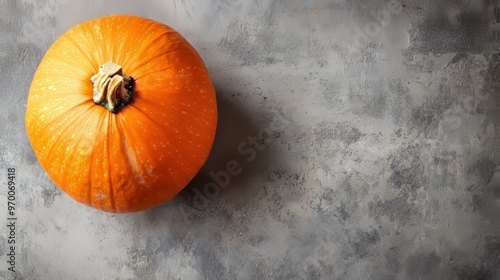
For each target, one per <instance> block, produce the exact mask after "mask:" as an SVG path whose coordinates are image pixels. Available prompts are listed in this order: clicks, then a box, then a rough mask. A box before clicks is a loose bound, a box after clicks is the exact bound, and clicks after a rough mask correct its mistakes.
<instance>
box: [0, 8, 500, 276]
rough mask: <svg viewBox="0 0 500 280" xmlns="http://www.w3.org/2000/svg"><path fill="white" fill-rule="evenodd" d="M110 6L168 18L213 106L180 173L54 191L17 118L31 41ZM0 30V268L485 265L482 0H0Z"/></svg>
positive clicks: (158, 272)
mask: <svg viewBox="0 0 500 280" xmlns="http://www.w3.org/2000/svg"><path fill="white" fill-rule="evenodd" d="M102 2H105V3H106V4H103V3H102ZM252 2H254V3H255V4H251V3H252ZM257 2H258V3H257ZM120 13H131V14H136V15H140V16H145V17H149V18H152V19H155V20H158V21H161V22H164V23H166V24H168V25H170V26H172V27H174V28H175V29H177V30H178V31H180V32H181V33H182V34H183V35H184V36H185V37H186V38H187V39H188V40H189V41H190V42H191V43H192V44H193V45H194V46H195V47H196V48H197V49H198V50H199V52H200V54H201V55H202V57H203V58H204V60H205V62H206V64H207V66H208V68H209V71H210V74H211V76H212V78H213V82H214V84H215V87H216V89H217V95H218V100H219V106H220V127H219V130H218V135H217V139H216V143H215V146H214V149H213V152H212V153H211V155H210V158H209V160H208V162H207V164H206V166H205V167H204V169H203V170H202V171H201V172H200V174H199V175H198V176H197V177H196V178H195V180H194V181H193V182H192V183H191V184H190V185H189V186H188V187H187V188H186V190H185V191H183V192H182V193H181V194H180V195H179V196H178V197H177V198H175V199H174V200H173V201H171V202H169V203H167V204H165V205H162V206H160V207H158V208H156V209H153V210H151V211H146V212H142V213H135V214H129V215H111V214H107V213H101V212H98V211H97V210H94V209H91V208H88V207H86V206H83V205H80V204H78V203H76V202H74V201H73V200H71V199H70V198H69V197H68V196H67V195H65V194H63V193H61V191H59V189H57V188H56V187H55V186H54V184H53V183H52V182H51V181H50V179H48V177H47V175H46V174H45V173H44V171H43V170H42V169H41V167H40V165H39V164H38V162H37V159H36V158H35V156H34V153H33V151H32V149H31V147H30V144H29V142H28V139H27V136H26V132H25V129H24V113H25V108H26V107H25V103H26V98H27V93H28V89H29V86H30V83H31V79H32V77H33V74H34V71H35V69H36V66H37V65H38V63H39V62H40V60H41V58H42V56H43V54H44V53H45V51H46V50H47V48H48V47H49V46H50V45H51V44H52V42H53V41H54V40H55V39H56V38H57V37H58V36H59V35H60V34H62V33H63V32H64V31H65V30H67V29H68V28H70V27H71V26H73V25H74V24H77V23H79V22H81V21H84V20H88V19H91V18H95V17H99V16H104V15H110V14H120ZM377 21H378V22H377ZM0 35H1V36H0V71H1V75H0V88H1V91H0V92H1V97H2V100H1V105H0V106H1V108H2V109H1V113H0V115H1V117H2V121H1V122H0V128H1V135H0V166H1V168H2V171H1V172H0V174H4V175H3V177H1V176H0V181H1V182H2V186H3V187H2V188H1V189H0V194H1V196H0V201H2V203H1V204H0V205H1V208H0V213H1V215H0V218H1V219H2V220H1V221H6V218H5V217H6V214H7V213H6V212H7V210H6V209H5V208H6V193H7V189H6V187H5V182H6V180H7V179H6V178H5V177H6V175H5V174H6V169H7V168H8V167H15V168H16V169H17V179H16V180H17V183H18V184H19V187H18V188H19V191H18V198H17V203H18V204H19V209H18V210H17V216H18V219H19V220H18V225H17V243H16V244H17V247H16V248H17V249H16V250H17V252H16V254H17V259H16V261H17V263H16V269H17V271H18V272H17V274H15V277H13V275H12V274H11V273H10V272H8V271H6V268H7V264H6V256H5V255H6V254H7V252H8V246H7V243H6V239H7V228H6V226H0V255H1V261H0V268H1V272H0V273H1V274H0V276H1V277H0V279H11V278H12V279H374V280H378V279H380V280H382V279H384V280H386V279H500V172H499V173H498V174H496V175H495V171H496V170H497V169H498V170H500V168H498V166H499V164H500V142H499V141H500V139H499V138H498V137H499V136H500V131H499V130H498V129H500V126H499V125H500V109H499V108H500V98H499V97H500V95H499V91H500V80H499V77H500V54H499V53H498V50H499V49H498V48H499V47H500V2H499V1H496V0H484V1H483V0H476V1H474V0H462V1H455V0H443V1H434V0H418V1H417V0H414V1H410V0H401V2H396V1H394V0H392V1H391V0H375V1H371V0H370V1H369V0H365V1H362V0H356V1H348V0H314V1H303V0H288V1H276V0H275V1H272V0H263V1H244V0H239V1H230V0H219V1H215V0H177V1H176V0H171V1H160V0H158V1H131V0H130V1H84V0H52V1H50V2H49V1H34V0H32V1H28V0H0ZM255 137H257V139H258V138H259V137H260V138H262V139H260V140H264V141H263V142H264V144H262V143H260V142H258V141H255ZM232 161H236V162H238V163H239V164H240V166H241V167H242V171H241V173H240V174H239V175H237V176H232V177H230V182H229V185H228V186H227V187H225V188H224V189H220V188H219V189H215V188H207V189H206V190H205V189H204V186H205V185H207V184H208V183H210V182H213V181H214V180H213V179H212V177H211V176H210V172H214V173H217V172H220V171H223V170H225V169H226V165H227V164H228V163H229V162H231V163H234V162H232ZM211 186H213V185H211ZM205 191H206V195H208V197H209V198H203V197H201V195H200V194H203V193H204V192H205ZM1 223H4V222H1ZM1 223H0V224H1ZM5 224H6V222H5ZM2 277H3V278H2Z"/></svg>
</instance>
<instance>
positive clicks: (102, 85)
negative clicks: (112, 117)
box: [90, 62, 134, 114]
mask: <svg viewBox="0 0 500 280" xmlns="http://www.w3.org/2000/svg"><path fill="white" fill-rule="evenodd" d="M90 82H92V84H93V85H94V92H93V99H94V103H95V104H98V105H101V106H103V107H104V108H106V109H108V110H109V111H111V112H112V113H115V114H116V113H118V112H119V111H120V110H121V109H122V108H123V107H124V106H125V105H127V104H128V103H129V102H130V100H131V99H132V88H133V86H134V79H133V78H132V77H130V76H129V75H125V74H123V71H122V67H121V66H120V65H118V64H115V63H113V62H106V63H104V64H103V65H102V66H101V67H99V72H98V73H97V74H95V75H93V76H92V77H91V78H90Z"/></svg>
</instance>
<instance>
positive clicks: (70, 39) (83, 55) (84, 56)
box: [56, 35, 96, 68]
mask: <svg viewBox="0 0 500 280" xmlns="http://www.w3.org/2000/svg"><path fill="white" fill-rule="evenodd" d="M63 36H64V35H63ZM75 36H76V35H75ZM90 37H93V36H90ZM63 38H64V40H68V41H69V43H71V45H72V46H73V47H74V48H75V49H77V50H78V51H80V53H81V55H82V57H83V58H85V59H86V60H87V62H88V63H89V65H90V66H92V67H93V68H96V65H95V64H94V60H93V59H92V58H91V57H89V55H88V54H87V53H86V52H84V51H83V49H82V47H81V46H80V44H79V43H77V42H76V40H75V38H73V36H68V35H66V36H64V37H63ZM59 45H61V44H59ZM59 45H56V46H57V47H58V46H59ZM92 55H95V54H94V53H93V54H92ZM56 58H59V56H56Z"/></svg>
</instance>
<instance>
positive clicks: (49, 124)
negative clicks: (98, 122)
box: [37, 100, 95, 131]
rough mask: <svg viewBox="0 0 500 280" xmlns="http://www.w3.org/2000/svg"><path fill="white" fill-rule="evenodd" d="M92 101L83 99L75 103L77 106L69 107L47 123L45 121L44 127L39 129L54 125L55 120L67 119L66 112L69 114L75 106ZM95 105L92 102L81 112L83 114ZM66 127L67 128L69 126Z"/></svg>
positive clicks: (43, 129) (42, 129)
mask: <svg viewBox="0 0 500 280" xmlns="http://www.w3.org/2000/svg"><path fill="white" fill-rule="evenodd" d="M90 102H91V101H90V100H86V101H83V102H81V103H79V104H78V105H75V107H71V108H69V109H67V110H66V111H64V112H61V113H60V114H59V115H58V116H56V117H54V118H53V119H51V120H50V121H48V122H47V123H45V124H44V125H43V127H40V128H39V131H45V130H46V129H48V127H49V126H52V125H53V124H54V122H58V121H60V120H61V119H67V116H66V114H68V113H69V112H70V111H71V110H74V109H75V108H77V107H80V106H83V105H84V104H85V103H90ZM93 105H95V104H94V103H93V102H92V104H89V106H88V107H87V108H86V109H85V110H84V111H83V112H81V114H84V113H85V112H87V111H89V110H91V108H92V107H93ZM77 118H78V117H77ZM69 125H70V124H68V126H69ZM37 126H38V125H37ZM65 128H67V126H66V127H65Z"/></svg>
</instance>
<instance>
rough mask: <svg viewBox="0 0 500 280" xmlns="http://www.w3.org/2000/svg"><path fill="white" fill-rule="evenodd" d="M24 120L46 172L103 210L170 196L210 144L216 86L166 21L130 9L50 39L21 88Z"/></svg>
mask: <svg viewBox="0 0 500 280" xmlns="http://www.w3.org/2000/svg"><path fill="white" fill-rule="evenodd" d="M25 122H26V129H27V133H28V137H29V139H30V142H31V145H32V147H33V150H34V152H35V154H36V156H37V158H38V160H39V162H40V164H41V166H42V167H43V168H44V169H45V171H46V172H47V174H48V175H49V176H50V178H51V179H52V180H53V181H54V182H55V184H56V185H57V186H59V187H60V188H61V189H62V190H63V191H64V192H66V193H67V194H69V195H70V196H71V197H72V198H74V199H75V200H77V201H79V202H81V203H83V204H86V205H89V206H92V207H95V208H98V209H101V210H103V211H108V212H116V213H124V212H135V211H142V210H146V209H149V208H152V207H155V206H157V205H159V204H162V203H164V202H166V201H168V200H170V199H171V198H173V197H174V196H175V195H177V194H178V193H179V192H180V191H181V190H182V189H183V188H184V187H185V186H186V185H187V184H188V183H189V182H190V181H191V180H192V179H193V177H194V176H195V175H196V173H197V172H198V171H199V170H200V168H201V167H202V165H203V164H204V162H205V161H206V159H207V156H208V154H209V152H210V149H211V146H212V143H213V139H214V136H215V129H216V124H217V105H216V99H215V91H214V88H213V85H212V83H211V80H210V77H209V73H208V71H207V69H206V67H205V64H204V63H203V61H202V59H201V58H200V56H199V54H198V53H197V52H196V50H195V49H194V48H193V47H192V46H191V45H190V44H189V43H188V42H187V41H186V39H184V38H183V37H182V36H181V35H180V34H179V33H178V32H176V31H175V30H173V29H172V28H170V27H168V26H166V25H164V24H162V23H159V22H156V21H153V20H149V19H145V18H141V17H137V16H129V15H120V16H109V17H103V18H98V19H94V20H91V21H87V22H84V23H82V24H79V25H77V26H74V27H73V28H71V29H70V30H69V31H67V32H66V33H64V34H63V35H62V36H61V37H60V38H59V39H57V40H56V41H55V42H54V44H53V45H52V46H51V47H50V48H49V50H48V51H47V53H46V54H45V56H44V58H43V60H42V61H41V63H40V65H39V67H38V69H37V71H36V73H35V76H34V78H33V82H32V85H31V88H30V92H29V96H28V104H27V111H26V119H25Z"/></svg>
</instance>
